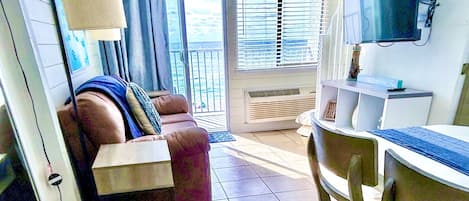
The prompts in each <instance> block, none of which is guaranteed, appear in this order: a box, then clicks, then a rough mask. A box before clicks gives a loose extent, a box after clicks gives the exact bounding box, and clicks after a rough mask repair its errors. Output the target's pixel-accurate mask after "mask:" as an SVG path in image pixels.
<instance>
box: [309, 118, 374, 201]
mask: <svg viewBox="0 0 469 201" xmlns="http://www.w3.org/2000/svg"><path fill="white" fill-rule="evenodd" d="M377 147H378V145H377V141H376V140H375V139H373V138H365V137H360V136H352V135H348V134H345V133H342V132H339V131H336V130H330V129H328V128H326V127H324V126H323V125H322V124H321V123H320V122H319V121H318V120H317V119H314V120H313V131H312V134H311V135H310V138H309V142H308V158H309V162H310V167H311V171H312V175H313V179H314V181H315V183H316V186H317V190H318V193H319V200H320V201H330V196H332V197H333V198H335V199H336V200H338V201H363V200H364V194H363V190H362V185H365V186H370V187H372V186H377V185H378V159H377ZM326 169H327V171H328V172H331V173H333V174H334V175H336V176H338V177H339V179H340V180H342V181H344V182H343V183H344V185H343V186H345V189H341V188H338V186H339V185H338V184H337V182H336V183H334V181H336V180H331V179H329V178H330V177H326V176H325V172H326ZM381 193H382V192H381V191H380V192H377V193H375V195H374V197H373V196H366V195H365V198H368V199H366V200H380V199H381ZM376 195H377V197H376Z"/></svg>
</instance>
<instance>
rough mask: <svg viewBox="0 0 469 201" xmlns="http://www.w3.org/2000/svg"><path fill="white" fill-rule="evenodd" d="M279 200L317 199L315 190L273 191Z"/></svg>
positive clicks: (302, 200) (307, 200) (303, 200)
mask: <svg viewBox="0 0 469 201" xmlns="http://www.w3.org/2000/svg"><path fill="white" fill-rule="evenodd" d="M275 195H277V197H278V198H279V199H280V201H300V200H301V201H318V200H319V199H318V197H317V194H316V191H315V190H304V191H291V192H282V193H275Z"/></svg>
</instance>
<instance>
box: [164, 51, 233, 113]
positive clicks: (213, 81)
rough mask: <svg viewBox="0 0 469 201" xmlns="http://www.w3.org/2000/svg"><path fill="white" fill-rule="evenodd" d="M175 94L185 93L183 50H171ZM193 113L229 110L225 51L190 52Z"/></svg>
mask: <svg viewBox="0 0 469 201" xmlns="http://www.w3.org/2000/svg"><path fill="white" fill-rule="evenodd" d="M170 58H171V71H172V76H173V87H174V88H173V91H174V93H178V94H185V90H186V80H185V77H184V74H185V71H184V64H183V63H182V61H181V58H182V56H181V51H170ZM188 62H189V66H190V82H191V88H192V90H191V93H192V111H193V113H209V112H224V111H225V71H224V68H223V66H224V60H223V50H222V49H197V50H189V58H188Z"/></svg>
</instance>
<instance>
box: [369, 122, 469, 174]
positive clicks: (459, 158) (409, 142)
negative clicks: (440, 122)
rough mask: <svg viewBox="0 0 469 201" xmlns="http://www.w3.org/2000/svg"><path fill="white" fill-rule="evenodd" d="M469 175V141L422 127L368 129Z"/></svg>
mask: <svg viewBox="0 0 469 201" xmlns="http://www.w3.org/2000/svg"><path fill="white" fill-rule="evenodd" d="M368 132H369V133H371V134H374V135H376V136H379V137H382V138H384V139H386V140H388V141H390V142H392V143H395V144H397V145H400V146H402V147H405V148H407V149H410V150H412V151H414V152H417V153H419V154H422V155H424V156H426V157H428V158H431V159H433V160H435V161H438V162H440V163H442V164H445V165H446V166H448V167H451V168H453V169H455V170H456V171H458V172H461V173H463V174H465V175H468V176H469V143H468V142H465V141H462V140H459V139H456V138H453V137H450V136H447V135H444V134H441V133H438V132H435V131H432V130H428V129H426V128H422V127H410V128H403V129H386V130H372V131H368Z"/></svg>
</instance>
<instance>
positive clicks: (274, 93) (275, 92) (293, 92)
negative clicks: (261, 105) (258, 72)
mask: <svg viewBox="0 0 469 201" xmlns="http://www.w3.org/2000/svg"><path fill="white" fill-rule="evenodd" d="M248 93H249V96H250V97H251V98H259V97H272V96H290V95H299V94H300V89H299V88H296V89H277V90H265V91H250V92H248Z"/></svg>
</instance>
